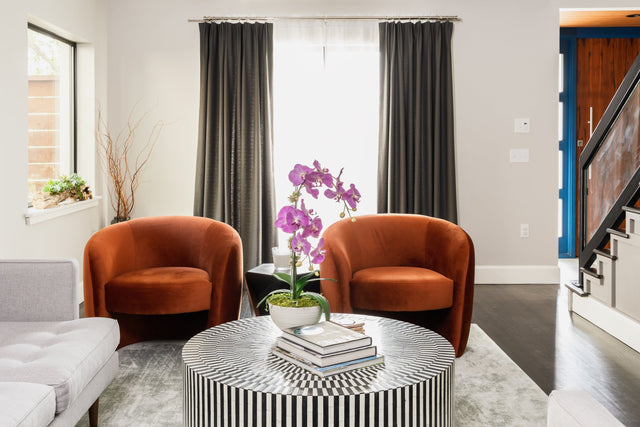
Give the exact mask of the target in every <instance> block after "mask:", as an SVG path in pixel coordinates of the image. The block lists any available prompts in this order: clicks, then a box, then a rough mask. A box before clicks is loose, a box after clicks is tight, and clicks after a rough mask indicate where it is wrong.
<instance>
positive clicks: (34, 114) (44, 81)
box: [27, 24, 76, 200]
mask: <svg viewBox="0 0 640 427" xmlns="http://www.w3.org/2000/svg"><path fill="white" fill-rule="evenodd" d="M27 33H28V43H29V57H28V82H29V83H28V84H29V127H28V130H29V158H28V162H29V163H28V192H29V200H31V196H32V194H34V193H36V192H39V191H40V190H42V187H43V186H44V185H45V184H46V183H47V181H48V180H49V179H55V178H58V177H59V176H60V175H68V174H70V173H72V172H75V170H76V166H75V126H74V122H75V120H74V115H75V111H74V110H75V96H74V87H75V83H74V82H75V80H74V79H75V76H74V69H75V43H73V42H71V41H69V40H66V39H64V38H62V37H59V36H57V35H55V34H53V33H51V32H49V31H46V30H43V29H42V28H39V27H36V26H34V25H31V24H29V28H28V30H27Z"/></svg>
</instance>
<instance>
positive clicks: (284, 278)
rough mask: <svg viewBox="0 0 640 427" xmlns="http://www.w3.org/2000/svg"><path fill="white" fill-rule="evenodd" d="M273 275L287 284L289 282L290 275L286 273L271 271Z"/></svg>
mask: <svg viewBox="0 0 640 427" xmlns="http://www.w3.org/2000/svg"><path fill="white" fill-rule="evenodd" d="M273 277H275V278H276V279H278V280H280V281H281V282H284V283H286V284H287V285H288V284H290V283H291V275H290V274H287V273H273Z"/></svg>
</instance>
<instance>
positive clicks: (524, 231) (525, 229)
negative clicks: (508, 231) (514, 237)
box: [520, 224, 529, 238]
mask: <svg viewBox="0 0 640 427" xmlns="http://www.w3.org/2000/svg"><path fill="white" fill-rule="evenodd" d="M520 237H523V238H527V237H529V224H520Z"/></svg>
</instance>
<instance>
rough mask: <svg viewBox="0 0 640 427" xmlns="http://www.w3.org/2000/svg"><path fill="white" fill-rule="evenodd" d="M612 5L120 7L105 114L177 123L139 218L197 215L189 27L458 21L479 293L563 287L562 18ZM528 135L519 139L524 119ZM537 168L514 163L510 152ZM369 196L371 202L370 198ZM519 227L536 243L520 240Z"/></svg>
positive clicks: (468, 214) (415, 1)
mask: <svg viewBox="0 0 640 427" xmlns="http://www.w3.org/2000/svg"><path fill="white" fill-rule="evenodd" d="M603 3H607V4H604V6H607V7H611V6H612V5H611V4H609V3H611V1H609V0H606V1H605V0H601V2H600V4H598V2H595V1H593V0H585V1H577V0H576V1H573V0H547V1H533V0H532V1H513V0H491V1H487V2H478V1H475V0H433V1H430V2H424V1H421V0H373V1H371V0H307V1H304V2H301V1H299V0H278V1H269V2H265V1H262V0H243V1H237V0H224V1H217V2H213V1H204V0H185V1H180V2H177V1H173V0H136V1H133V2H131V1H129V0H111V1H109V3H108V9H109V15H108V16H109V19H108V26H109V27H108V28H109V68H108V69H109V80H108V88H109V91H108V95H109V103H108V106H109V108H108V112H109V117H110V119H111V125H112V127H113V128H114V129H119V128H120V127H121V126H122V125H123V124H124V121H125V118H126V116H127V115H128V114H129V112H130V110H131V108H132V107H133V106H134V105H137V111H139V112H140V113H144V112H148V117H147V120H146V122H145V125H144V126H143V127H142V128H141V132H140V137H141V138H140V139H141V140H142V139H144V137H146V135H147V134H148V131H149V129H150V126H151V125H152V124H153V123H154V122H155V121H157V120H164V121H166V122H168V123H169V125H168V126H166V127H165V129H164V130H163V133H162V136H161V138H160V141H159V143H158V146H157V147H156V150H155V152H154V153H153V155H152V161H151V162H150V163H149V165H148V167H147V169H146V170H145V172H144V174H143V181H144V182H143V184H142V185H141V187H140V189H139V191H138V196H137V199H136V207H135V210H134V216H138V217H139V216H148V215H166V214H187V215H189V214H191V213H192V205H193V191H194V179H195V178H194V175H195V158H196V145H197V128H198V97H199V95H198V88H199V62H198V55H199V50H198V44H199V35H198V27H197V24H194V23H188V22H187V19H188V18H200V17H202V16H205V15H216V16H233V15H236V16H247V15H250V16H279V15H283V16H296V15H329V16H330V15H396V16H397V15H458V16H460V18H461V19H462V21H461V22H457V23H456V24H455V30H454V36H453V51H454V58H453V64H454V83H455V102H456V110H455V114H456V144H457V162H458V163H457V168H458V188H459V214H460V215H459V222H460V225H461V226H462V227H463V228H465V229H466V230H467V232H468V233H469V234H470V235H471V237H472V239H473V241H474V243H475V248H476V264H477V266H478V268H477V282H478V283H495V282H509V283H513V282H520V283H532V282H547V283H551V282H557V281H558V279H559V270H558V268H557V243H558V241H557V197H558V188H557V182H558V178H557V175H558V140H557V108H558V107H557V103H558V88H557V81H558V40H559V30H558V10H559V7H597V6H603ZM521 117H526V118H529V119H530V120H531V132H530V133H528V134H516V133H514V132H513V125H514V123H513V121H514V119H515V118H521ZM511 148H528V149H529V150H530V155H531V160H530V162H529V163H525V164H513V163H509V162H508V158H509V149H511ZM364 197H366V194H365V195H364ZM521 223H527V224H529V226H530V237H529V238H527V239H524V238H520V237H519V228H520V224H521Z"/></svg>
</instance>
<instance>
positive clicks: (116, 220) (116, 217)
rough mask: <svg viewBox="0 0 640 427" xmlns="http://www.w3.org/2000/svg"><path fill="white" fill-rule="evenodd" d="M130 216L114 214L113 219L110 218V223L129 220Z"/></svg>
mask: <svg viewBox="0 0 640 427" xmlns="http://www.w3.org/2000/svg"><path fill="white" fill-rule="evenodd" d="M130 219H131V218H129V217H126V218H123V217H119V216H114V217H113V219H112V220H111V224H117V223H119V222H125V221H129V220H130Z"/></svg>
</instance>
